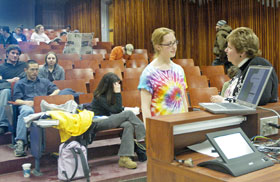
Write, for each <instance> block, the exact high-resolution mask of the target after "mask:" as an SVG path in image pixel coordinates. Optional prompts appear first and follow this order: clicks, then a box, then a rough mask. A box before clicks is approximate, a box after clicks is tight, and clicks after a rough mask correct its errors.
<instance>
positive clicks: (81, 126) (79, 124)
mask: <svg viewBox="0 0 280 182" xmlns="http://www.w3.org/2000/svg"><path fill="white" fill-rule="evenodd" d="M47 113H48V114H49V115H50V116H51V118H52V119H57V120H59V125H58V126H54V128H57V129H58V130H59V134H60V140H61V142H65V141H67V140H68V139H69V138H70V137H71V136H79V135H81V134H83V133H84V132H86V131H87V130H88V128H89V127H90V125H91V124H92V118H93V116H94V113H93V112H92V111H88V110H83V111H80V112H79V113H78V114H71V113H68V112H64V111H47Z"/></svg>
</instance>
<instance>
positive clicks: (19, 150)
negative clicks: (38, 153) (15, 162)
mask: <svg viewBox="0 0 280 182" xmlns="http://www.w3.org/2000/svg"><path fill="white" fill-rule="evenodd" d="M14 153H15V156H16V157H23V156H25V155H26V153H25V151H24V143H23V141H22V140H18V141H17V143H16V146H15V150H14Z"/></svg>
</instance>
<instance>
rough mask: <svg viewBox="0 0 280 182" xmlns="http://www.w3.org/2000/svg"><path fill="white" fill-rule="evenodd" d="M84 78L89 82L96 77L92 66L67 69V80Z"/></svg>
mask: <svg viewBox="0 0 280 182" xmlns="http://www.w3.org/2000/svg"><path fill="white" fill-rule="evenodd" d="M77 79H84V80H86V82H87V83H89V80H90V79H94V76H93V70H92V69H91V68H77V69H70V70H69V69H68V70H65V80H77Z"/></svg>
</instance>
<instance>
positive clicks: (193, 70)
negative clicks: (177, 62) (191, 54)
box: [182, 66, 201, 78]
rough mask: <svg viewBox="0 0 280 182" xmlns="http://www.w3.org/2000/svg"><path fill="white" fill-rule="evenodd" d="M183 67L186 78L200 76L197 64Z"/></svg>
mask: <svg viewBox="0 0 280 182" xmlns="http://www.w3.org/2000/svg"><path fill="white" fill-rule="evenodd" d="M182 68H183V69H184V72H185V75H186V78H188V77H190V76H201V72H200V69H199V66H182Z"/></svg>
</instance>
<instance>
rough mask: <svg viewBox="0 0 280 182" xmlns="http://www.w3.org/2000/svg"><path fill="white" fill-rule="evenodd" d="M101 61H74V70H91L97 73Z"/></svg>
mask: <svg viewBox="0 0 280 182" xmlns="http://www.w3.org/2000/svg"><path fill="white" fill-rule="evenodd" d="M99 67H100V61H98V60H80V61H74V68H75V69H77V68H91V69H92V70H93V72H94V73H95V70H96V69H99Z"/></svg>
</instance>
